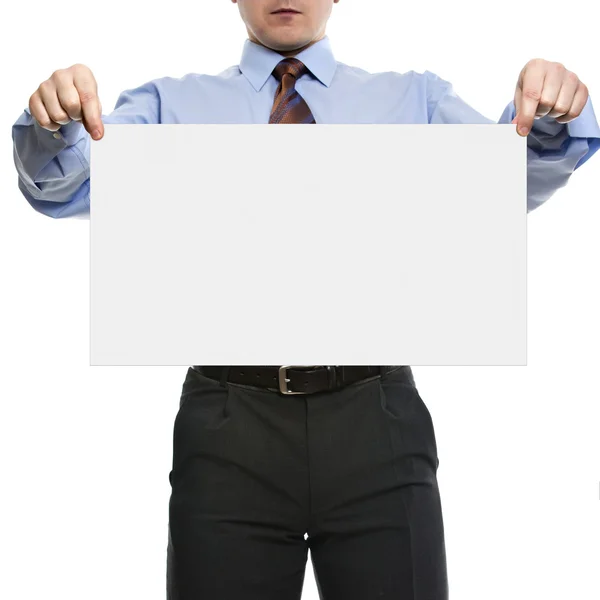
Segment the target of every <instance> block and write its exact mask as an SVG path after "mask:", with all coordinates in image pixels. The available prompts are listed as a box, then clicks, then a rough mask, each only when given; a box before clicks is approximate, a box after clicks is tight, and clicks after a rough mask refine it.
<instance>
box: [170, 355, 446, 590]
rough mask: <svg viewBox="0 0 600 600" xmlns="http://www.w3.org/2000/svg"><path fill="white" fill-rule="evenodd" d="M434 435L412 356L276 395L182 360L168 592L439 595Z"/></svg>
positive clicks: (442, 563) (442, 573) (441, 567)
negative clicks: (323, 387)
mask: <svg viewBox="0 0 600 600" xmlns="http://www.w3.org/2000/svg"><path fill="white" fill-rule="evenodd" d="M438 464H439V462H438V457H437V447H436V441H435V433H434V428H433V423H432V421H431V416H430V413H429V410H428V409H427V407H426V405H425V403H424V402H423V400H422V399H421V397H420V395H419V392H418V391H417V388H416V386H415V384H414V379H413V377H412V372H411V370H410V367H403V368H401V369H399V370H397V371H394V372H392V373H390V374H389V375H386V376H384V377H383V378H381V377H379V376H378V377H376V378H372V379H369V380H366V381H362V382H358V383H356V384H354V385H351V386H349V387H346V388H344V389H341V390H337V391H330V392H324V393H318V394H311V395H297V396H296V395H294V396H284V395H282V394H280V393H278V392H271V391H268V390H264V389H260V388H255V387H251V386H242V385H238V384H231V383H227V384H225V385H224V386H223V385H221V384H220V383H219V382H217V381H215V380H212V379H209V378H208V377H206V376H204V375H202V374H201V373H198V372H197V371H195V370H194V369H192V368H190V369H189V370H188V373H187V376H186V379H185V382H184V384H183V389H182V394H181V400H180V408H179V411H178V413H177V416H176V419H175V424H174V431H173V469H172V471H171V473H170V474H169V479H170V482H171V487H172V490H171V498H170V502H169V538H168V547H167V598H168V600H298V599H299V598H300V597H301V593H302V586H303V581H304V574H305V567H306V562H307V555H308V550H309V549H310V554H311V561H312V565H313V569H314V573H315V579H316V582H317V586H318V589H319V595H320V598H321V600H375V599H378V600H380V599H382V598H386V599H389V600H409V599H410V600H446V599H447V598H448V583H447V574H446V556H445V545H444V531H443V521H442V510H441V504H440V494H439V490H438V485H437V479H436V472H437V468H438Z"/></svg>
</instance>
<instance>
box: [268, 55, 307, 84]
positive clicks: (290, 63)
mask: <svg viewBox="0 0 600 600" xmlns="http://www.w3.org/2000/svg"><path fill="white" fill-rule="evenodd" d="M306 73H308V67H307V66H306V65H305V64H304V63H303V62H302V61H301V60H298V59H297V58H284V59H283V60H282V61H281V62H280V63H279V64H278V65H277V66H276V67H275V68H274V69H273V75H275V78H276V79H277V81H281V80H282V79H283V76H284V75H291V76H292V77H293V78H294V79H296V80H298V79H300V77H302V75H304V74H306Z"/></svg>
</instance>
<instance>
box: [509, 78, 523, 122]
mask: <svg viewBox="0 0 600 600" xmlns="http://www.w3.org/2000/svg"><path fill="white" fill-rule="evenodd" d="M521 97H522V92H521V88H520V87H519V86H517V89H516V90H515V99H514V105H515V118H514V119H513V120H512V121H511V123H512V124H513V125H515V124H517V125H518V123H519V117H520V116H521Z"/></svg>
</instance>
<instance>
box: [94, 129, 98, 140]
mask: <svg viewBox="0 0 600 600" xmlns="http://www.w3.org/2000/svg"><path fill="white" fill-rule="evenodd" d="M92 137H93V138H94V139H95V140H99V139H100V130H99V129H95V130H94V133H92Z"/></svg>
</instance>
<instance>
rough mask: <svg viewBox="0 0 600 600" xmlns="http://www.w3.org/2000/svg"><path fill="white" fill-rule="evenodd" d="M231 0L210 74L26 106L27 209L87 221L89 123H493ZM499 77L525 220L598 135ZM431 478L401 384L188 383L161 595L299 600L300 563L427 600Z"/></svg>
mask: <svg viewBox="0 0 600 600" xmlns="http://www.w3.org/2000/svg"><path fill="white" fill-rule="evenodd" d="M232 2H233V3H234V4H237V5H238V9H239V13H240V15H241V17H242V19H243V21H244V23H245V25H246V28H247V32H248V39H247V40H246V41H245V42H244V47H243V53H242V56H241V60H240V63H239V65H235V66H232V67H230V68H228V69H226V70H224V71H223V72H222V73H220V74H219V75H214V76H208V75H199V74H189V75H186V76H185V77H182V78H179V79H174V78H171V77H164V78H160V79H156V80H153V81H150V82H147V83H145V84H143V85H141V86H139V87H136V88H134V89H129V90H127V91H124V92H122V94H121V95H120V96H119V98H118V100H117V103H116V106H115V109H114V110H113V112H112V113H111V114H110V115H102V108H101V105H100V100H99V97H98V90H97V84H96V80H95V78H94V76H93V74H92V72H91V70H90V69H89V68H88V67H86V66H85V65H81V64H76V65H74V66H72V67H70V68H68V69H60V70H57V71H55V72H54V73H53V74H52V76H51V77H50V78H49V79H48V80H46V81H44V82H43V83H42V84H41V85H40V86H39V87H38V88H37V89H36V90H35V92H34V93H33V94H32V96H31V97H30V99H29V106H28V109H25V111H24V113H23V114H22V115H21V116H20V117H19V119H18V120H17V122H16V123H15V124H14V126H13V141H14V156H15V164H16V167H17V170H18V175H19V177H18V184H19V188H20V190H21V191H22V193H23V195H24V197H25V198H26V199H27V201H28V202H29V203H30V204H31V206H32V207H33V208H34V209H35V210H36V211H38V212H40V213H43V214H45V215H48V216H50V217H53V218H66V217H84V218H87V216H88V215H89V207H90V193H89V192H90V185H89V150H90V144H91V143H92V142H91V140H92V139H101V138H102V136H103V135H104V123H273V124H329V123H493V122H494V121H491V120H489V119H487V118H485V117H484V116H482V115H481V114H480V113H478V112H477V111H475V110H474V109H473V108H471V107H470V106H468V105H467V104H466V103H465V102H464V101H463V100H462V99H461V98H460V97H459V96H458V95H457V94H456V93H455V92H454V91H453V88H452V85H451V84H450V83H449V82H448V81H445V80H443V79H442V78H440V77H438V76H437V75H435V74H434V73H432V72H429V71H425V72H424V73H417V72H414V71H410V72H407V73H390V72H387V73H374V74H371V73H368V72H366V71H364V70H362V69H359V68H356V67H351V66H348V65H346V64H342V63H340V62H338V61H336V59H335V58H334V55H333V52H332V48H331V44H330V40H329V38H328V37H327V35H326V25H327V22H328V20H329V17H330V15H331V12H332V9H333V5H334V4H338V3H339V0H232ZM515 76H516V77H515V78H516V86H515V89H514V94H513V100H512V101H511V102H510V103H509V104H508V105H507V107H506V109H505V110H504V112H503V114H502V115H501V117H500V119H499V121H498V122H499V123H512V124H514V125H515V130H516V133H515V134H516V135H524V136H527V159H528V195H527V208H528V211H532V210H534V209H536V208H538V207H539V206H540V205H541V204H542V203H544V202H545V201H546V200H548V199H549V198H550V197H551V196H552V194H553V193H554V192H555V191H556V190H557V189H558V188H560V187H562V186H564V185H565V184H566V183H567V181H568V180H569V178H570V176H571V175H572V174H573V172H574V171H575V170H576V169H577V168H579V167H580V166H581V165H582V164H584V163H585V162H586V161H588V160H589V159H590V157H591V156H592V155H593V154H594V153H595V152H596V151H597V150H598V147H599V146H600V128H599V127H598V123H597V121H596V117H595V115H594V111H593V108H592V103H591V99H590V97H589V93H588V89H587V87H586V86H585V85H584V84H583V83H582V82H581V81H580V80H579V78H578V77H577V76H576V75H575V74H574V73H573V72H572V71H569V70H567V69H566V68H565V67H564V66H563V65H562V64H560V63H555V62H549V61H546V60H542V59H533V60H530V61H528V62H527V63H526V64H525V66H524V67H523V69H522V70H521V72H520V73H518V74H516V73H515ZM279 150H281V151H285V149H284V148H283V149H279ZM390 150H391V151H393V148H392V149H390ZM291 168H293V165H292V166H291ZM300 176H301V174H298V173H297V172H296V171H294V181H296V180H297V179H298V177H300ZM303 185H308V186H310V180H308V181H305V182H304V184H303ZM202 260H206V258H205V257H199V265H200V267H199V268H201V261H202ZM198 318H203V316H202V315H198ZM348 326H349V327H351V324H350V323H349V325H348ZM438 465H439V460H438V453H437V447H436V440H435V433H434V427H433V423H432V420H431V416H430V413H429V411H428V409H427V406H426V405H425V403H424V401H423V400H422V398H421V396H420V394H419V392H418V390H417V387H416V385H415V381H414V378H413V376H412V372H411V369H410V367H408V366H400V367H393V366H386V367H376V366H365V367H360V366H347V367H342V366H299V367H288V366H263V367H256V366H255V367H239V366H236V367H201V366H193V367H190V368H189V369H188V371H187V375H186V378H185V381H184V383H183V388H182V393H181V398H180V404H179V411H178V413H177V416H176V418H175V424H174V432H173V468H172V470H171V472H170V474H169V481H170V483H171V486H172V490H171V499H170V503H169V536H168V546H167V596H168V598H169V599H170V600H199V599H202V600H297V599H298V598H300V596H301V590H302V585H303V580H304V574H305V565H306V560H307V552H308V549H310V550H311V558H312V562H313V568H314V572H315V578H316V582H317V585H318V589H319V594H320V597H321V599H322V600H375V599H376V598H377V599H379V598H389V599H394V600H405V599H408V598H411V599H412V600H444V599H446V598H447V597H448V582H447V573H446V558H445V546H444V530H443V519H442V510H441V502H440V494H439V490H438V486H437V477H436V476H437V469H438Z"/></svg>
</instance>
